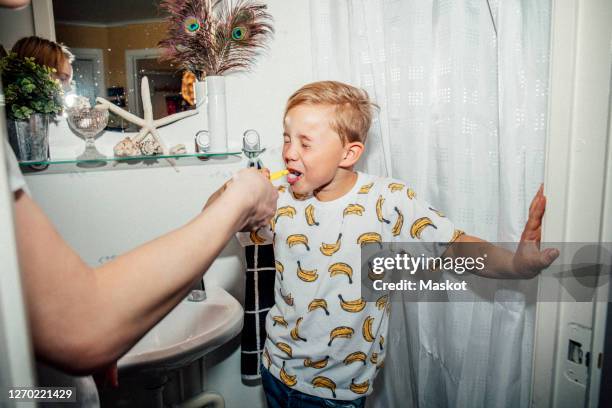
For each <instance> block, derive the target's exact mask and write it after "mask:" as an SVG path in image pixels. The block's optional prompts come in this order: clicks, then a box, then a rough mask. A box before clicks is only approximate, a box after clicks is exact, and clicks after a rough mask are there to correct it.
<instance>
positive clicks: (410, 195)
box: [406, 188, 416, 200]
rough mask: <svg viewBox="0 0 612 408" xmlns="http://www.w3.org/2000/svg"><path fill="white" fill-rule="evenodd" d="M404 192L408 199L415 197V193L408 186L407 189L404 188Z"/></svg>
mask: <svg viewBox="0 0 612 408" xmlns="http://www.w3.org/2000/svg"><path fill="white" fill-rule="evenodd" d="M406 194H407V195H408V199H410V200H412V199H413V198H415V197H416V193H415V192H414V190H413V189H411V188H408V190H406Z"/></svg>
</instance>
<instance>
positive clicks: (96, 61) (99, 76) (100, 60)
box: [70, 48, 106, 97]
mask: <svg viewBox="0 0 612 408" xmlns="http://www.w3.org/2000/svg"><path fill="white" fill-rule="evenodd" d="M70 51H71V52H72V53H73V54H74V56H75V57H76V58H82V59H86V60H92V61H93V65H94V75H95V78H96V79H95V81H96V82H97V83H98V96H101V97H106V74H105V73H104V51H102V49H101V48H70Z"/></svg>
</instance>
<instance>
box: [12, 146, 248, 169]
mask: <svg viewBox="0 0 612 408" xmlns="http://www.w3.org/2000/svg"><path fill="white" fill-rule="evenodd" d="M241 155H242V152H241V151H232V152H226V153H189V154H175V155H158V156H133V157H106V158H104V159H100V160H92V161H89V160H76V159H55V158H54V159H50V160H46V161H22V162H19V166H20V167H21V170H22V172H24V173H28V174H35V173H39V174H56V173H72V172H84V171H109V170H126V169H144V168H161V167H183V166H196V165H203V164H207V163H210V164H213V163H218V164H222V163H223V164H226V163H235V162H239V161H240V159H241Z"/></svg>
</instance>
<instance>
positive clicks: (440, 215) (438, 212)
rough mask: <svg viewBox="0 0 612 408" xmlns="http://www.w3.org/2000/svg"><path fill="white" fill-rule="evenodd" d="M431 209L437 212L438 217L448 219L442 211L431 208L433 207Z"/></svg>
mask: <svg viewBox="0 0 612 408" xmlns="http://www.w3.org/2000/svg"><path fill="white" fill-rule="evenodd" d="M429 209H430V210H431V211H433V212H435V213H436V215H437V216H438V217H442V218H444V217H446V215H444V213H443V212H442V211H440V210H436V209H435V208H431V207H429Z"/></svg>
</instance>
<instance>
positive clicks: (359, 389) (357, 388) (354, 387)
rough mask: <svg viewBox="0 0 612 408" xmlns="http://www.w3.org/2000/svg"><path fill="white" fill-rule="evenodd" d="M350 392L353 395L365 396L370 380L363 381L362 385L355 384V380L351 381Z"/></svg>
mask: <svg viewBox="0 0 612 408" xmlns="http://www.w3.org/2000/svg"><path fill="white" fill-rule="evenodd" d="M349 388H350V389H351V391H353V392H354V393H355V394H365V393H366V392H368V390H369V389H370V380H365V381H364V382H362V383H359V384H355V379H354V378H353V379H352V380H351V385H350V386H349Z"/></svg>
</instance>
